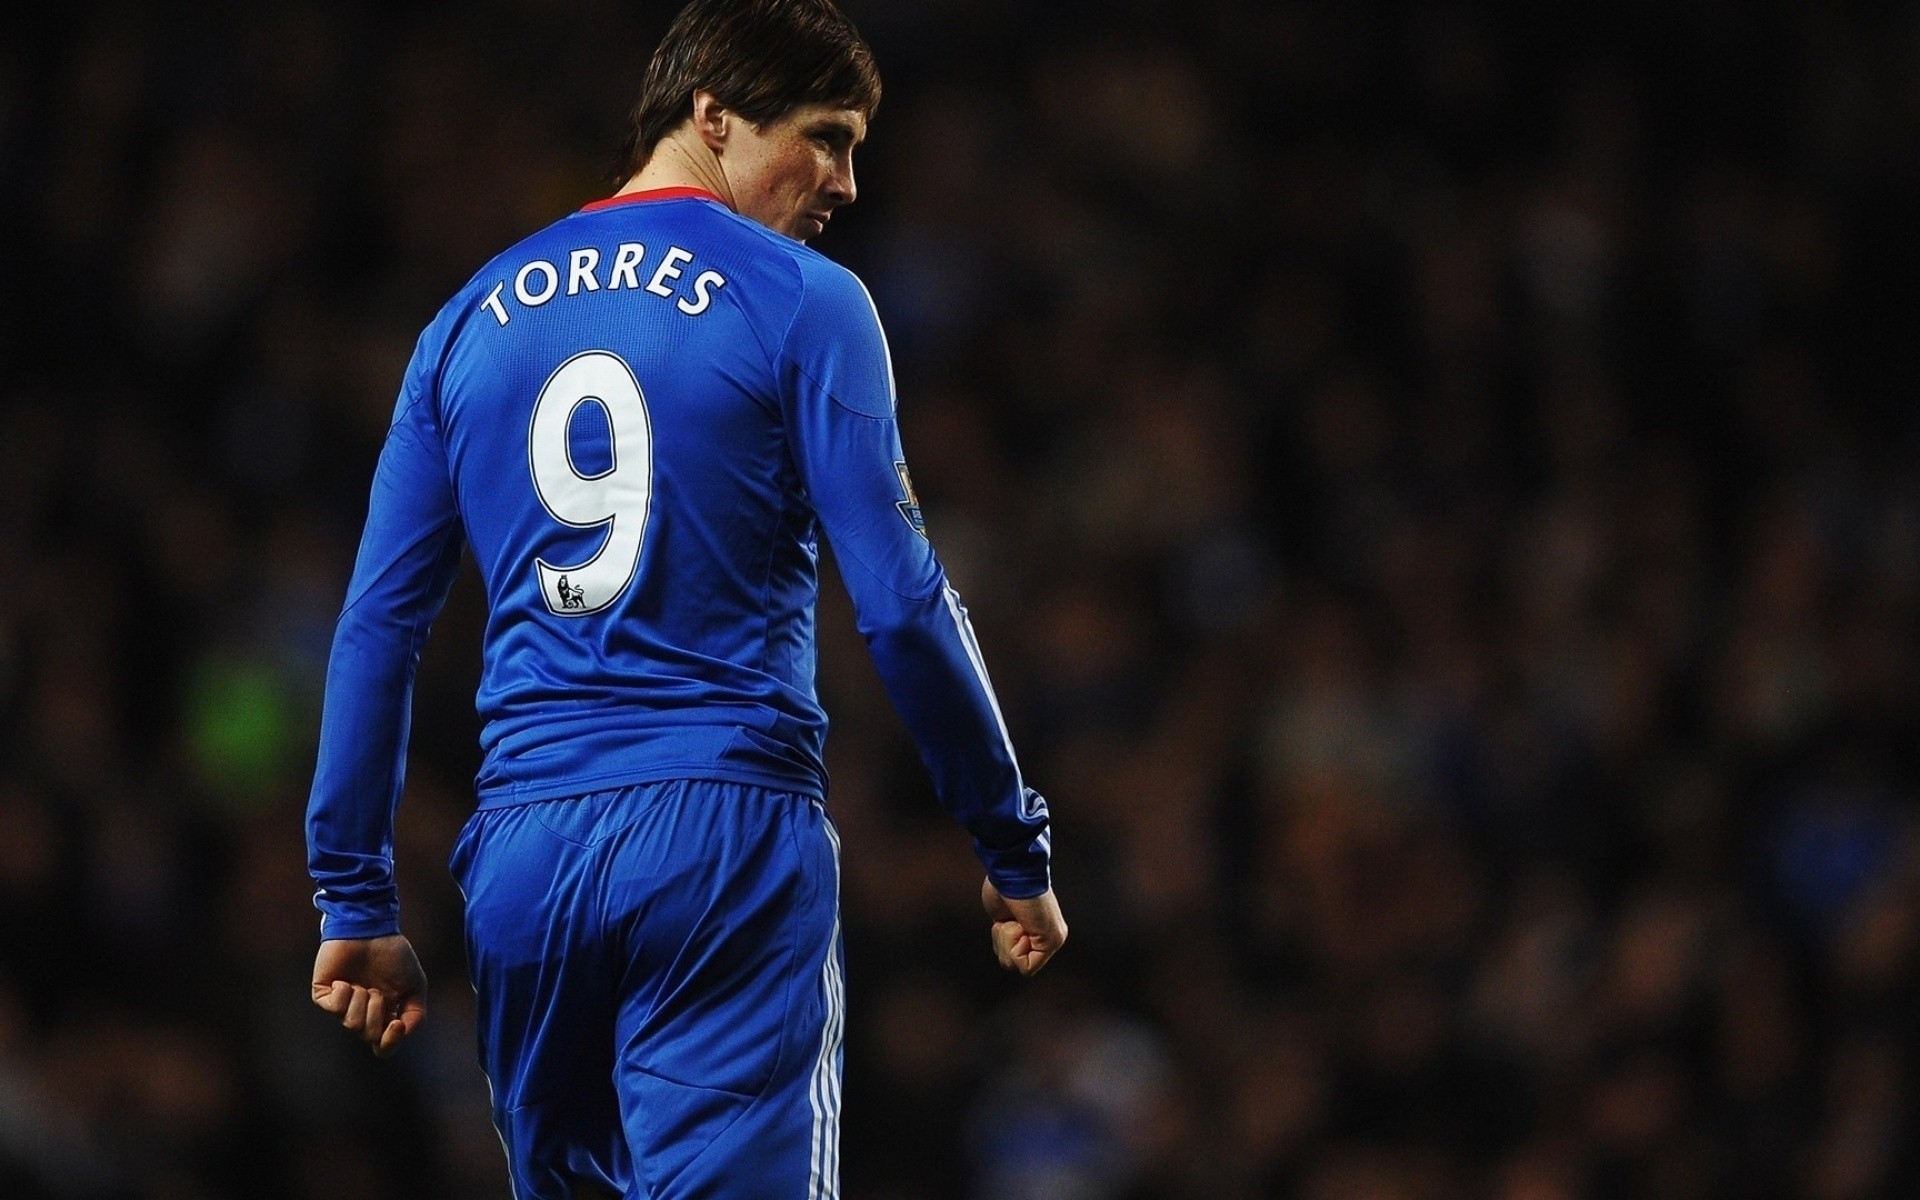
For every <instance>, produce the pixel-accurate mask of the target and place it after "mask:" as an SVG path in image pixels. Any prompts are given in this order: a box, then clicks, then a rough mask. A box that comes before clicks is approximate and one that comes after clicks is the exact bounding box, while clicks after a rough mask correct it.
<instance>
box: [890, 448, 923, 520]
mask: <svg viewBox="0 0 1920 1200" xmlns="http://www.w3.org/2000/svg"><path fill="white" fill-rule="evenodd" d="M893 473H894V474H895V475H898V476H899V477H900V490H901V491H903V492H905V493H906V496H907V498H906V499H905V500H902V501H899V502H898V503H896V504H895V505H894V507H895V508H897V509H899V510H900V515H901V516H902V517H905V518H906V521H907V524H909V525H911V526H913V531H914V532H915V533H917V534H919V535H920V536H921V537H925V536H927V518H926V515H925V514H924V513H922V512H921V511H920V496H919V494H918V493H916V492H915V491H914V490H913V477H912V476H911V475H908V474H907V464H906V463H903V462H899V461H896V462H895V463H894V464H893Z"/></svg>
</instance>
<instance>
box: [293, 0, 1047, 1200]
mask: <svg viewBox="0 0 1920 1200" xmlns="http://www.w3.org/2000/svg"><path fill="white" fill-rule="evenodd" d="M879 96H880V83H879V78H878V76H877V74H876V72H875V70H874V66H873V60H872V56H871V54H870V52H869V51H868V49H867V47H866V45H865V44H864V43H863V42H862V41H861V40H860V37H859V34H858V33H857V32H856V31H855V30H854V28H853V26H852V25H851V24H850V23H849V22H848V21H847V19H846V18H845V17H844V16H843V15H842V14H841V13H840V12H839V11H838V10H837V9H835V8H834V6H833V5H832V4H831V3H830V2H829V0H694V2H693V3H691V4H689V5H688V6H687V8H686V9H685V10H684V11H683V12H682V13H681V14H680V15H679V17H678V18H677V19H676V20H675V22H674V23H673V25H672V27H671V28H670V29H669V31H668V33H667V35H666V37H665V39H664V40H663V41H662V43H661V45H660V47H659V49H658V50H657V52H656V53H655V55H654V57H653V60H652V62H651V65H650V66H649V67H648V70H647V76H646V82H645V85H644V89H643V92H642V95H641V98H640V101H639V103H638V105H637V106H636V107H635V110H634V115H633V123H632V128H631V132H630V133H629V136H628V146H627V149H628V159H627V163H628V171H629V173H630V174H629V177H628V178H627V180H626V182H625V184H624V185H623V186H622V187H621V188H620V189H619V191H618V192H617V193H616V194H615V195H613V196H611V197H609V198H607V199H605V200H601V201H598V202H596V203H593V204H589V205H587V206H586V208H584V209H582V210H581V211H579V212H577V213H574V214H572V215H570V216H568V217H566V218H564V219H562V220H560V221H559V222H557V223H556V224H554V225H552V226H550V227H548V228H547V229H544V230H542V231H540V232H539V233H536V234H534V235H533V236H531V237H529V238H527V239H526V240H525V241H522V242H521V243H520V244H518V245H516V246H514V247H513V248H512V249H510V250H508V251H507V252H506V253H504V254H502V255H501V256H500V257H498V258H496V259H494V260H493V261H492V262H490V263H488V264H487V265H486V266H485V267H484V268H482V269H481V271H480V272H479V274H477V275H476V276H474V278H473V280H472V281H471V282H470V283H469V284H468V285H467V286H466V287H465V288H463V289H462V290H461V291H460V292H459V293H458V294H457V295H455V296H454V297H453V299H452V300H451V301H449V302H448V304H447V305H446V307H445V308H444V309H443V310H442V311H441V312H440V314H439V316H438V317H437V318H436V319H435V320H434V321H433V323H432V324H431V325H429V326H428V327H427V330H426V332H425V333H424V334H423V335H422V336H421V338H420V341H419V344H418V346H417V347H416V349H415V351H414V355H413V360H412V362H411V363H410V365H409V366H408V368H407V372H406V377H405V381H404V383H403V385H402V387H401V390H400V397H399V402H398V404H397V405H396V407H395V411H394V418H393V424H392V427H391V429H390V431H389V433H388V436H387V441H386V444H385V447H384V448H383V450H382V452H381V455H380V461H379V465H378V468H377V469H376V472H375V475H374V483H373V494H372V501H371V506H370V510H369V512H368V515H367V524H366V530H365V533H364V535H363V537H362V540H361V544H360V552H359V557H358V560H357V561H356V563H355V566H354V572H353V578H352V582H351V584H350V585H349V587H348V593H347V597H346V603H345V606H344V609H343V611H342V612H341V615H340V619H339V623H338V627H337V629H336V631H335V635H334V643H333V652H332V657H331V660H330V663H329V667H328V676H327V692H326V707H325V715H324V717H323V719H322V723H321V732H320V753H319V762H318V765H317V767H316V770H315V774H314V783H313V792H312V797H311V801H310V804H309V808H308V817H307V835H308V858H309V865H310V868H311V870H312V874H313V877H314V880H315V882H316V883H317V885H318V887H319V891H318V893H317V894H316V897H315V903H316V904H317V906H318V907H319V909H320V910H321V913H322V919H321V937H322V939H323V940H322V942H321V946H320V952H319V956H318V958H317V960H316V961H315V964H314V973H313V998H314V1002H315V1003H316V1004H318V1005H319V1006H320V1007H321V1008H323V1009H326V1010H327V1011H328V1012H330V1013H332V1014H334V1015H335V1016H337V1017H338V1018H339V1019H340V1020H341V1022H342V1023H343V1024H344V1025H345V1026H346V1027H347V1028H348V1029H350V1030H352V1031H354V1032H355V1033H356V1034H358V1035H359V1036H360V1037H361V1038H363V1039H364V1040H365V1041H366V1042H367V1043H368V1044H369V1045H370V1046H372V1047H373V1048H374V1049H375V1051H376V1052H377V1053H381V1054H386V1053H389V1052H391V1051H392V1050H393V1049H394V1048H395V1047H396V1046H398V1045H399V1044H400V1043H401V1042H402V1041H403V1039H405V1038H406V1037H407V1036H408V1035H409V1034H411V1033H413V1032H414V1031H415V1030H416V1029H418V1028H419V1025H420V1022H421V1020H422V1018H423V1016H424V1008H423V1002H424V997H425V993H426V980H425V978H424V977H423V975H422V973H421V971H420V966H419V963H418V961H417V960H416V958H415V957H414V953H413V950H412V947H411V946H410V945H409V944H408V942H407V940H406V938H405V937H403V936H401V934H400V932H399V915H398V905H397V903H396V900H395V892H394V880H393V864H392V849H391V843H392V829H393V813H394V808H395V805H396V804H397V803H398V800H399V796H400V792H401V780H402V776H403V774H404V771H405V763H406V741H407V727H408V721H409V711H410V704H411V691H412V676H413V670H414V664H415V662H416V661H417V658H418V655H419V651H420V645H421V642H422V640H423V639H424V638H425V637H426V633H427V627H428V624H429V622H430V621H431V620H432V618H433V617H434V615H435V614H436V613H437V612H438V610H439V608H440V606H441V605H442V604H443V603H444V601H445V598H446V594H447V590H448V588H449V586H450V585H451V582H452V580H453V576H454V573H455V569H456V565H457V563H458V561H459V557H460V548H461V545H462V543H463V541H464V543H465V544H466V545H467V546H470V547H471V548H472V552H473V555H474V557H475V559H476V560H477V562H478V564H479V568H480V573H481V576H482V578H483V580H484V583H485V588H486V594H487V602H488V608H489V616H488V621H487V627H486V633H485V642H484V646H483V669H482V678H481V685H480V691H479V696H478V705H479V710H480V714H481V716H482V717H483V719H484V733H483V735H482V740H483V748H484V751H485V756H484V762H483V765H482V767H481V770H480V775H479V779H478V781H477V790H478V795H479V805H478V809H477V811H476V812H475V814H474V816H473V818H472V820H471V821H470V822H469V823H468V825H467V827H466V829H465V830H464V831H463V832H462V834H461V836H460V839H459V842H458V845H457V846H456V849H455V852H454V860H453V869H454V872H455V874H456V876H457V878H458V879H459V882H460V884H461V887H462V890H463V891H464V893H465V895H466V900H467V908H466V930H467V954H468V962H469V965H470V967H471V970H472V973H473V983H474V986H475V989H476V991H477V993H478V997H479V1022H480V1054H481V1060H482V1064H483V1066H484V1067H485V1069H486V1072H487V1076H488V1079H489V1080H490V1082H491V1084H492V1087H493V1108H494V1113H493V1115H494V1120H495V1123H496V1125H497V1126H498V1127H499V1130H500V1134H501V1139H502V1141H503V1142H504V1144H505V1146H506V1149H507V1156H508V1167H509V1171H510V1173H511V1176H512V1181H513V1187H514V1192H515V1195H516V1196H517V1197H519V1200H534V1198H540V1200H565V1198H566V1197H570V1196H576V1195H587V1194H605V1191H606V1190H607V1189H611V1190H612V1191H613V1192H615V1193H616V1194H619V1195H622V1196H629V1197H648V1198H650V1200H681V1198H688V1200H690V1198H693V1197H716V1198H725V1200H745V1198H758V1197H767V1198H774V1197H779V1198H781V1200H797V1198H799V1197H809V1198H813V1197H831V1196H837V1195H838V1165H839V1164H838V1124H839V1104H840V1069H841V1034H842V1022H843V1016H844V1009H843V1003H842V998H843V992H842V987H841V979H842V951H841V946H840V936H839V917H838V906H839V897H838V888H839V879H838V871H839V866H838V852H839V847H838V841H837V839H836V837H835V835H834V831H833V825H832V822H831V821H830V820H829V818H828V816H827V813H826V810H825V808H824V807H823V801H824V799H825V795H824V793H825V787H826V775H825V771H824V769H823V767H822V760H821V752H822V742H823V739H824V736H825V730H826V719H825V717H824V715H823V713H822V712H821V709H820V706H819V703H818V701H817V700H816V698H815V694H814V684H813V675H814V659H815V647H814V609H815V598H816V594H817V576H816V561H817V542H816V538H817V533H818V532H824V533H825V534H826V536H827V537H828V538H829V539H830V541H831V542H832V544H833V547H834V551H835V556H836V558H837V560H838V561H839V564H840V571H841V575H842V577H843V579H844V580H845V582H846V586H847V590H848V592H849V593H850V594H851V596H852V598H853V602H854V608H855V610H856V613H857V615H858V623H859V627H860V629H861V631H862V633H863V634H864V635H865V636H866V638H867V642H868V645H869V647H870V648H871V651H872V653H873V655H874V659H875V663H876V665H877V666H878V668H879V671H880V674H881V677H882V679H883V681H884V682H885V684H886V687H887V690H888V694H889V696H890V697H891V699H892V701H893V703H894V705H895V707H896V709H897V710H898V711H899V713H900V716H901V717H902V719H903V720H904V721H905V723H906V725H907V728H908V729H909V731H910V732H911V734H912V735H913V737H914V739H915V741H916V742H917V744H918V746H919V748H920V751H921V754H922V756H923V758H924V760H925V762H926V764H927V767H928V770H929V771H930V772H931V773H932V776H933V779H934V783H935V790H936V792H937V794H938V795H939V797H940V800H941V802H942V803H943V804H944V805H945V806H946V807H947V808H948V809H949V810H950V811H951V812H952V813H953V815H954V816H955V817H956V818H957V819H958V820H959V822H960V823H961V824H962V825H963V826H964V827H965V828H966V829H967V830H968V831H969V832H970V833H971V834H972V835H973V843H974V847H975V850H976V852H977V854H978V856H979V858H980V860H981V862H982V864H983V865H984V867H985V870H986V879H985V881H984V883H983V886H982V896H983V900H984V902H985V905H986V908H987V911H988V916H989V924H990V934H991V940H992V944H993V946H994V950H995V953H996V954H997V956H998V958H999V960H1000V962H1001V963H1002V965H1004V966H1007V967H1010V968H1012V969H1015V970H1018V971H1020V972H1022V973H1024V974H1031V973H1033V972H1034V971H1037V970H1038V969H1040V967H1041V966H1042V965H1044V964H1045V963H1046V962H1047V960H1048V959H1049V958H1050V957H1051V956H1052V955H1053V954H1054V952H1055V951H1056V950H1058V949H1059V947H1060V945H1061V944H1062V942H1063V941H1064V940H1065V938H1066V934H1067V930H1066V925H1065V923H1064V922H1063V921H1062V919H1061V915H1060V909H1059V906H1058V904H1057V903H1056V901H1055V899H1054V897H1053V893H1052V890H1051V886H1050V877H1049V868H1048V857H1049V848H1050V843H1049V833H1048V814H1047V808H1046V805H1045V803H1044V802H1043V801H1042V800H1041V798H1040V797H1039V796H1038V795H1037V794H1036V793H1035V792H1033V791H1032V790H1030V789H1029V788H1027V787H1026V786H1025V784H1024V782H1023V781H1022V778H1021V775H1020V769H1019V766H1018V765H1017V763H1016V761H1015V759H1014V754H1013V749H1012V746H1011V744H1010V743H1009V741H1008V738H1007V733H1006V727H1005V724H1004V722H1003V721H1002V719H1001V716H1000V712H999V707H998V704H997V702H996V700H995V699H994V694H993V690H992V688H991V686H990V685H989V683H988V681H987V675H986V670H985V667H984V665H983V662H982V659H981V656H980V650H979V647H978V646H977V645H976V644H975V641H974V636H973V632H972V629H971V627H970V626H969V624H968V621H967V615H966V610H965V609H964V608H962V607H961V605H960V600H959V597H958V596H957V595H956V594H955V592H954V590H953V589H952V588H951V587H950V586H949V585H948V583H947V580H946V577H945V574H944V573H943V571H942V569H941V567H940V564H939V561H938V560H937V559H936V558H935V557H934V554H933V551H932V549H931V547H930V545H929V544H928V541H927V538H926V531H925V529H924V527H923V525H922V522H921V516H920V510H919V505H918V503H917V501H916V500H915V497H914V495H913V491H912V488H911V486H910V484H909V482H908V475H907V470H906V464H905V456H904V455H903V454H902V452H901V447H900V439H899V431H898V427H897V424H896V421H895V415H894V405H895V397H894V381H893V373H892V367H891V365H890V363H889V361H888V358H887V347H886V340H885V337H884V335H883V334H882V332H881V329H880V324H879V320H878V318H877V316H876V314H875V312H874V308H873V304H872V301H871V300H870V299H869V298H868V296H867V293H866V291H865V289H864V288H863V287H862V286H861V284H860V282H859V280H857V279H856V278H855V277H854V276H853V275H852V274H850V273H848V272H847V271H846V270H844V269H842V268H841V267H838V266H836V265H835V264H833V263H832V262H830V261H828V260H827V259H825V258H823V257H821V256H820V255H818V254H816V253H815V252H814V251H812V250H810V249H808V248H807V247H806V246H805V245H804V244H803V243H804V242H805V241H806V240H807V239H808V238H811V237H813V236H815V235H817V234H819V233H820V232H821V231H822V230H823V229H825V228H826V225H827V223H828V221H829V220H830V219H831V217H832V215H833V212H834V211H835V210H836V209H837V208H839V207H840V206H841V205H843V204H848V203H851V202H852V200H853V198H854V180H853V165H852V156H853V150H854V147H855V146H857V145H858V144H859V143H860V141H861V140H862V138H864V137H865V135H866V129H867V122H868V119H869V118H870V117H871V116H872V114H873V111H874V107H875V105H876V103H877V102H878V100H879Z"/></svg>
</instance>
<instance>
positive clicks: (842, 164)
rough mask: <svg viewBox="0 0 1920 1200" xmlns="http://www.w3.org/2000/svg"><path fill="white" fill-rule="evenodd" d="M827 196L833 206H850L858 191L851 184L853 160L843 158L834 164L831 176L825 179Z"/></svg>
mask: <svg viewBox="0 0 1920 1200" xmlns="http://www.w3.org/2000/svg"><path fill="white" fill-rule="evenodd" d="M827 195H828V196H831V197H832V198H833V202H834V203H835V204H852V203H853V201H854V197H855V196H857V195H859V189H858V188H857V187H855V186H854V183H853V159H852V158H843V159H841V160H840V161H839V162H837V163H835V164H834V168H833V174H832V175H830V176H828V177H827Z"/></svg>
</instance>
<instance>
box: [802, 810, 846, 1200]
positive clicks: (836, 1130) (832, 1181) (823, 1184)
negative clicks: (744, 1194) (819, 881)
mask: <svg viewBox="0 0 1920 1200" xmlns="http://www.w3.org/2000/svg"><path fill="white" fill-rule="evenodd" d="M814 807H816V808H819V809H820V820H821V826H822V828H824V829H825V830H826V832H827V840H828V841H830V842H831V843H833V892H834V909H835V915H834V918H833V932H832V933H831V934H830V935H829V936H828V938H827V960H826V962H824V963H822V964H821V966H820V988H821V991H822V993H823V994H824V998H825V1000H826V1014H827V1016H826V1022H825V1024H824V1026H823V1027H822V1028H821V1030H820V1056H819V1057H818V1058H817V1059H815V1060H814V1064H813V1078H812V1080H811V1081H810V1082H809V1084H808V1089H807V1101H808V1103H810V1104H811V1105H812V1106H813V1148H812V1155H811V1160H810V1162H809V1164H808V1173H807V1200H839V1197H840V1042H841V1037H842V1034H843V1033H844V1031H845V1021H846V979H845V978H844V977H843V976H842V975H841V972H840V917H839V913H838V910H839V907H840V899H839V897H840V837H839V835H838V834H836V833H835V832H834V829H833V822H832V821H831V820H829V819H828V817H827V815H826V809H825V808H824V807H822V806H821V805H820V804H819V803H818V802H817V801H816V802H815V805H814Z"/></svg>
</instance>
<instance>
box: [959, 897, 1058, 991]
mask: <svg viewBox="0 0 1920 1200" xmlns="http://www.w3.org/2000/svg"><path fill="white" fill-rule="evenodd" d="M980 903H981V904H982V905H983V906H985V908H986V910H987V918H988V919H989V920H991V921H992V922H993V954H994V957H995V958H998V959H999V960H1000V965H1001V966H1003V967H1005V968H1007V969H1008V970H1009V971H1018V972H1020V973H1021V974H1022V975H1032V974H1034V973H1035V972H1037V971H1038V970H1039V969H1040V968H1041V967H1044V966H1046V965H1047V960H1048V959H1050V958H1052V957H1053V956H1054V954H1055V953H1056V952H1058V951H1059V949H1060V947H1061V945H1063V944H1064V943H1065V942H1066V940H1067V922H1066V918H1064V917H1062V916H1061V915H1060V902H1059V901H1058V900H1056V899H1054V897H1053V889H1051V888H1049V889H1047V890H1046V891H1044V892H1041V893H1040V894H1039V895H1038V896H1035V897H1033V898H1032V899H1030V900H1009V899H1007V898H1006V897H1005V896H1002V895H1001V894H1000V889H998V888H996V887H994V886H993V880H991V879H985V880H982V881H981V883H980Z"/></svg>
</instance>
